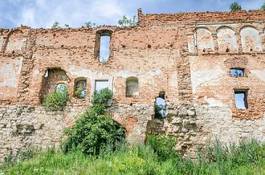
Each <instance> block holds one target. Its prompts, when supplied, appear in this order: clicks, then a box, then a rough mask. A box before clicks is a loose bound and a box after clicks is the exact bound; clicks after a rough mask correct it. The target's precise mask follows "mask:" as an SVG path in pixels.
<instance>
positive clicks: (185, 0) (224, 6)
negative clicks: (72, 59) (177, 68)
mask: <svg viewBox="0 0 265 175" xmlns="http://www.w3.org/2000/svg"><path fill="white" fill-rule="evenodd" d="M234 1H235V0H0V28H11V27H15V26H20V25H21V24H23V25H27V26H31V27H50V26H52V24H53V23H54V22H55V21H58V22H59V23H60V24H61V25H64V24H69V25H70V26H71V27H80V26H82V25H83V24H84V23H85V22H87V21H92V22H95V23H97V24H117V21H118V19H120V18H121V17H122V16H123V15H126V16H133V15H135V14H136V11H137V9H138V8H142V9H143V11H144V12H145V13H174V12H186V11H225V10H228V9H229V5H230V4H231V3H232V2H234ZM236 1H237V2H238V3H240V4H241V5H242V7H243V9H247V10H249V9H257V8H260V6H261V5H262V4H263V3H264V2H265V0H236Z"/></svg>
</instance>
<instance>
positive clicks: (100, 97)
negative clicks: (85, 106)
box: [92, 88, 113, 106]
mask: <svg viewBox="0 0 265 175" xmlns="http://www.w3.org/2000/svg"><path fill="white" fill-rule="evenodd" d="M112 96H113V93H112V91H111V90H109V89H108V88H105V89H102V90H101V91H99V92H97V91H95V93H94V95H93V99H92V104H93V105H103V106H107V105H108V103H109V101H110V100H111V99H112Z"/></svg>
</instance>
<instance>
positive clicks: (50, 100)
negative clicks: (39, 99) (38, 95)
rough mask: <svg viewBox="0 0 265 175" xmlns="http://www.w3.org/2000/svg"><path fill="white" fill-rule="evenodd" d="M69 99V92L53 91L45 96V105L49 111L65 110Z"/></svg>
mask: <svg viewBox="0 0 265 175" xmlns="http://www.w3.org/2000/svg"><path fill="white" fill-rule="evenodd" d="M67 101H68V92H67V90H64V91H62V92H52V93H50V94H48V95H47V96H45V97H44V101H43V105H44V107H45V109H46V110H48V111H58V110H63V108H64V107H65V106H66V104H67Z"/></svg>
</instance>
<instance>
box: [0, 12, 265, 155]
mask: <svg viewBox="0 0 265 175" xmlns="http://www.w3.org/2000/svg"><path fill="white" fill-rule="evenodd" d="M138 18H139V22H138V25H137V26H135V27H125V28H120V27H116V26H100V27H96V28H79V29H71V28H69V29H32V28H29V27H24V26H22V27H20V28H16V29H1V30H0V48H1V52H0V59H1V61H0V104H1V112H0V114H1V116H2V117H1V118H0V133H1V134H0V140H1V142H0V154H1V157H3V156H4V155H6V154H8V153H14V154H15V153H16V152H17V151H18V150H19V149H21V148H26V147H30V146H35V147H48V146H57V145H58V144H59V143H60V141H61V139H62V138H63V129H64V128H65V127H69V126H71V125H72V124H73V123H74V121H75V120H76V117H77V116H78V113H80V112H81V111H83V110H85V109H86V108H87V107H88V106H89V104H90V100H91V97H92V95H93V93H94V91H95V82H96V81H97V80H105V81H108V83H107V86H108V88H110V89H111V90H112V91H113V93H114V99H113V106H112V107H111V109H110V113H111V114H112V116H113V118H114V119H115V120H117V121H118V122H120V123H121V124H122V125H124V126H125V128H126V129H127V138H128V141H129V142H130V143H143V142H144V140H145V135H146V134H147V133H150V132H151V133H154V132H155V133H159V132H163V133H167V134H170V135H174V136H176V137H177V138H178V145H177V149H179V150H182V151H183V153H185V152H187V151H189V150H194V148H195V147H196V146H203V145H205V143H206V142H207V140H213V138H219V139H221V140H222V141H223V142H226V143H229V142H237V141H239V140H240V139H243V138H251V137H254V138H256V139H258V140H260V141H264V138H263V133H264V132H265V128H264V126H263V118H264V115H265V105H264V104H265V103H264V99H265V98H264V96H265V95H264V92H265V79H264V77H265V72H264V68H265V61H264V60H265V56H264V51H265V33H264V28H265V26H264V21H265V12H264V11H249V12H246V11H240V12H235V13H227V12H220V13H219V12H217V13H212V12H211V13H210V12H206V13H180V14H143V12H142V11H141V10H139V11H138ZM103 31H104V32H108V33H109V35H110V38H111V41H110V46H109V48H110V57H109V59H108V61H107V62H106V63H104V64H103V63H101V62H100V61H99V58H98V52H99V50H100V45H99V34H100V33H102V32H103ZM231 68H243V69H244V71H245V75H244V76H243V77H237V78H236V77H231V75H230V69H231ZM48 70H61V73H58V75H57V74H56V76H52V77H49V78H46V79H45V74H46V73H47V71H48ZM62 72H64V73H63V75H62ZM66 77H67V78H66ZM130 77H135V78H137V79H138V92H137V93H135V94H134V95H132V96H128V95H126V81H127V80H128V78H130ZM80 79H82V80H86V85H87V87H86V89H87V95H86V97H85V98H83V99H79V98H77V97H76V96H75V95H74V88H75V87H76V86H75V83H76V82H77V80H80ZM62 81H63V82H64V83H65V84H66V85H67V87H68V92H69V94H70V101H69V102H68V104H67V108H66V109H65V111H63V112H55V113H51V112H47V111H45V110H44V109H43V108H42V107H41V99H42V97H43V95H44V94H46V93H48V92H51V91H54V90H55V86H56V84H58V83H60V82H62ZM235 89H245V90H248V96H247V98H248V106H249V107H248V108H247V109H245V110H239V109H237V108H236V106H235V99H234V98H235V97H234V90H235ZM161 91H165V95H166V101H167V104H168V116H167V118H166V119H164V120H157V119H154V100H155V98H156V97H157V96H158V95H159V92H161ZM220 131H223V132H220ZM229 134H232V135H233V137H230V136H229ZM231 138H232V139H231Z"/></svg>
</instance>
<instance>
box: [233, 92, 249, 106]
mask: <svg viewBox="0 0 265 175" xmlns="http://www.w3.org/2000/svg"><path fill="white" fill-rule="evenodd" d="M235 105H236V108H237V109H247V108H248V101H247V91H246V90H235Z"/></svg>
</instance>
